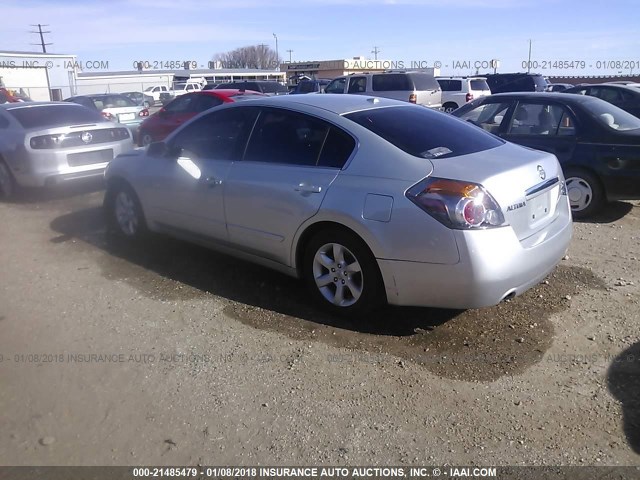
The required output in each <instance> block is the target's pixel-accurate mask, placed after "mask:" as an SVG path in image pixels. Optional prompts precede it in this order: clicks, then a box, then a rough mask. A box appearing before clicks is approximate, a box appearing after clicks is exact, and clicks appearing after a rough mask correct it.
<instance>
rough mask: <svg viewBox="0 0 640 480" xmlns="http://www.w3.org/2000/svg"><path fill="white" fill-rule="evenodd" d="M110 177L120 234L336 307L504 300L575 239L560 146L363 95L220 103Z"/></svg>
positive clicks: (114, 226) (113, 225)
mask: <svg viewBox="0 0 640 480" xmlns="http://www.w3.org/2000/svg"><path fill="white" fill-rule="evenodd" d="M105 176H106V179H107V185H108V186H107V191H106V195H105V201H104V205H105V210H106V213H107V218H108V221H109V226H110V229H111V230H112V231H113V232H115V233H116V234H117V235H119V236H122V237H125V238H129V239H136V240H141V239H144V238H145V237H146V234H147V233H148V232H149V231H153V232H161V233H165V234H169V235H171V236H175V237H178V238H181V239H184V240H187V241H191V242H194V243H198V244H201V245H205V246H208V247H211V248H215V249H217V250H221V251H223V252H227V253H229V254H233V255H236V256H238V257H241V258H244V259H247V260H250V261H253V262H256V263H259V264H262V265H265V266H268V267H271V268H274V269H277V270H279V271H282V272H285V273H287V274H289V275H293V276H296V277H299V278H302V279H304V281H305V282H306V283H307V285H308V287H309V290H310V292H311V295H312V296H313V297H315V299H316V300H317V301H318V302H319V303H320V304H322V305H324V306H325V307H326V308H327V309H329V310H331V311H332V312H334V313H339V314H348V315H360V314H363V313H365V312H367V311H370V310H371V309H373V308H375V307H376V306H378V305H380V304H381V303H383V302H388V303H390V304H394V305H414V306H433V307H448V308H475V307H484V306H489V305H495V304H497V303H499V302H500V301H502V300H504V299H508V298H511V297H513V296H516V295H519V294H521V293H523V292H524V291H526V290H527V289H528V288H530V287H532V286H534V285H536V284H537V283H538V282H540V281H541V280H542V279H543V278H544V277H545V276H546V275H547V274H548V273H549V272H550V271H551V270H552V269H553V268H554V267H555V266H556V264H557V263H558V262H559V261H560V259H561V258H562V256H563V255H564V254H565V251H566V249H567V247H568V245H569V242H570V240H571V234H572V223H571V212H570V209H569V202H568V199H567V193H566V189H565V185H564V178H563V176H562V171H561V169H560V166H559V164H558V161H557V159H556V157H555V156H553V155H550V154H548V153H544V152H540V151H535V150H531V149H528V148H524V147H520V146H517V145H514V144H511V143H507V142H504V141H503V140H501V139H499V138H497V137H495V136H493V135H491V134H489V133H487V132H485V131H483V130H482V129H479V128H477V127H476V126H473V125H471V124H469V123H466V122H464V121H461V120H459V119H457V118H454V117H452V116H450V115H446V114H443V113H440V112H435V111H432V110H430V109H427V108H424V107H421V106H416V105H410V104H407V103H405V102H398V101H394V100H386V99H380V98H374V97H366V96H361V95H295V96H282V97H272V98H266V99H262V98H261V99H256V100H250V101H246V102H242V103H236V104H229V105H225V106H220V107H216V108H213V109H211V110H208V111H206V112H204V113H202V114H200V115H199V116H197V117H195V118H194V119H193V120H191V121H190V122H188V123H187V124H185V125H184V126H183V127H182V128H180V129H178V130H176V131H175V132H174V133H173V134H171V135H170V136H169V137H168V138H167V139H166V140H165V142H162V143H154V144H152V145H150V146H149V147H148V149H147V150H146V151H134V152H131V153H128V154H123V155H120V156H119V157H117V158H116V159H115V160H114V161H112V162H111V163H110V164H109V166H108V168H107V170H106V172H105Z"/></svg>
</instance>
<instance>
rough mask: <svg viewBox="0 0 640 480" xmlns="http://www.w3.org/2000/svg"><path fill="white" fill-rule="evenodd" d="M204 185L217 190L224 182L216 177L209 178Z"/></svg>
mask: <svg viewBox="0 0 640 480" xmlns="http://www.w3.org/2000/svg"><path fill="white" fill-rule="evenodd" d="M204 183H206V184H207V187H209V188H215V187H217V186H218V185H222V180H220V179H219V178H216V177H207V178H205V179H204Z"/></svg>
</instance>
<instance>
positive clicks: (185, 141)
mask: <svg viewBox="0 0 640 480" xmlns="http://www.w3.org/2000/svg"><path fill="white" fill-rule="evenodd" d="M257 115H258V111H257V109H255V108H251V107H249V108H234V109H224V110H219V111H214V112H211V113H208V114H206V115H204V116H202V117H200V118H199V119H197V120H196V121H194V122H193V123H191V124H189V125H187V126H186V127H185V128H184V129H182V130H181V131H180V132H178V133H177V134H176V136H175V137H173V138H171V139H170V141H169V142H168V144H167V148H168V150H169V152H170V153H172V154H171V155H170V158H169V159H159V160H158V164H157V165H156V166H155V167H154V169H153V170H154V173H153V175H152V176H151V178H150V179H149V182H147V183H148V189H147V191H148V195H147V200H146V203H147V205H149V206H150V208H151V209H152V212H151V215H152V220H154V221H156V222H158V223H160V224H162V225H163V226H165V227H170V228H171V229H175V230H178V231H183V232H185V233H190V234H195V235H200V236H204V237H208V238H211V239H214V240H218V241H226V240H227V229H226V221H225V211H224V198H223V197H224V195H223V192H224V189H225V186H226V180H227V176H228V173H229V170H230V167H231V164H232V162H233V161H234V160H236V159H238V158H240V156H241V155H242V152H243V151H244V147H245V145H246V140H247V137H248V136H249V132H250V131H251V128H252V126H253V123H254V121H255V118H256V116H257Z"/></svg>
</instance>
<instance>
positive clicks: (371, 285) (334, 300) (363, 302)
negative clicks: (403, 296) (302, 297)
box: [303, 228, 386, 317]
mask: <svg viewBox="0 0 640 480" xmlns="http://www.w3.org/2000/svg"><path fill="white" fill-rule="evenodd" d="M303 275H304V279H305V282H306V284H307V287H308V289H309V291H310V293H311V295H312V297H313V298H314V300H315V301H316V302H317V303H318V304H319V305H320V306H321V307H322V308H324V309H325V310H328V311H329V312H331V313H333V314H336V315H341V316H349V317H361V316H363V315H365V314H367V313H369V312H371V311H373V310H374V309H375V308H376V307H378V306H380V305H382V304H384V303H385V302H386V296H385V291H384V284H383V281H382V275H381V274H380V269H379V268H378V263H377V262H376V259H375V257H374V256H373V254H372V253H371V251H370V250H369V248H368V247H367V245H366V244H365V243H364V242H363V241H362V240H361V239H360V238H359V237H358V236H356V235H355V234H353V233H351V232H349V231H347V230H343V229H339V228H331V229H327V230H322V231H320V232H318V233H316V234H315V235H314V236H313V237H312V238H311V240H310V241H309V243H308V244H307V246H306V249H305V253H304V259H303Z"/></svg>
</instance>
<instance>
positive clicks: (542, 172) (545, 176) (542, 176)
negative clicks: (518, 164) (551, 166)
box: [538, 165, 547, 180]
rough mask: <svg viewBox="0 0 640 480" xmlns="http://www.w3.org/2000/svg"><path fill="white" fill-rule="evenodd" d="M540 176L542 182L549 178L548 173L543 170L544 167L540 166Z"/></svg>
mask: <svg viewBox="0 0 640 480" xmlns="http://www.w3.org/2000/svg"><path fill="white" fill-rule="evenodd" d="M538 175H540V178H541V179H542V180H544V179H545V178H547V172H545V171H544V168H542V165H538Z"/></svg>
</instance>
